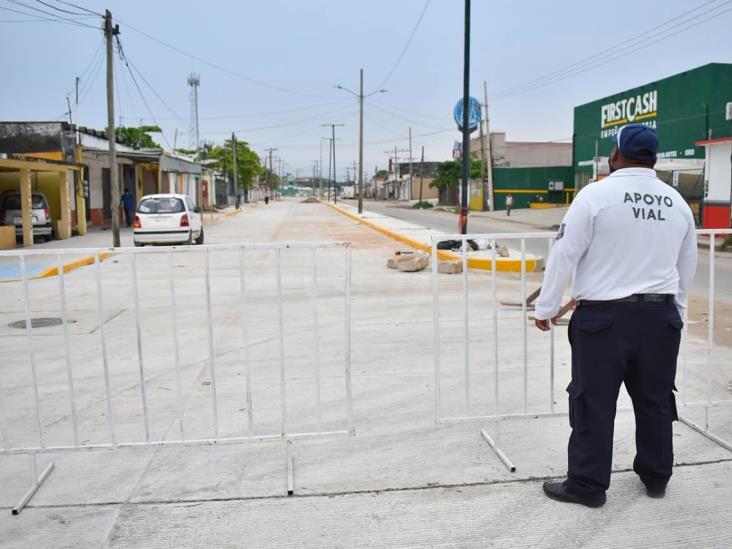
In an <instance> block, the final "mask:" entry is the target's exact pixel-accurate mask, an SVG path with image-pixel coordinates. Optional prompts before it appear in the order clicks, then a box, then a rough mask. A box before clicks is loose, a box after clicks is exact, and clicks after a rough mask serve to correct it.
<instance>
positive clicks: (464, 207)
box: [460, 0, 470, 234]
mask: <svg viewBox="0 0 732 549" xmlns="http://www.w3.org/2000/svg"><path fill="white" fill-rule="evenodd" d="M469 113H470V0H465V37H464V56H463V124H462V126H463V159H462V160H463V174H462V181H463V188H462V193H461V194H462V197H461V199H462V200H461V204H460V234H467V232H468V185H469V183H470V129H469V128H468V115H469Z"/></svg>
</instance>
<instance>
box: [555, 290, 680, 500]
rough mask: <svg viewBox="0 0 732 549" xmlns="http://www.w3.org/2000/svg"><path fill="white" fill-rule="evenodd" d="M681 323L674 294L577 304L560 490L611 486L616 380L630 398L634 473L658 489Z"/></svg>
mask: <svg viewBox="0 0 732 549" xmlns="http://www.w3.org/2000/svg"><path fill="white" fill-rule="evenodd" d="M682 327H683V323H682V321H681V317H680V316H679V312H678V310H677V308H676V305H675V304H674V302H673V297H672V296H668V298H667V299H666V300H665V301H661V302H640V301H639V302H635V303H603V304H590V305H582V303H581V302H580V306H579V307H578V308H577V310H576V311H575V312H574V314H573V315H572V319H571V321H570V325H569V342H570V344H571V346H572V382H571V383H570V384H569V387H567V392H568V393H569V423H570V426H571V427H572V435H571V436H570V438H569V451H568V454H569V470H568V472H567V477H568V478H567V489H568V491H569V492H572V493H575V494H577V495H594V494H597V493H598V492H604V491H605V490H607V489H608V487H609V486H610V470H611V467H612V455H613V428H614V422H615V411H616V403H617V399H618V392H619V391H620V384H621V383H623V382H625V387H626V389H627V391H628V394H629V395H630V398H631V399H632V401H633V409H634V412H635V426H636V428H635V444H636V456H635V460H634V462H633V470H634V471H635V472H636V473H637V474H638V475H639V476H640V477H641V479H642V480H643V482H644V483H645V484H646V485H648V486H652V487H662V486H665V485H666V483H667V482H668V480H669V478H670V477H671V466H672V464H673V442H672V436H673V433H672V422H673V421H675V420H676V419H678V416H677V413H676V400H675V397H674V394H673V390H675V386H674V379H675V377H676V358H677V355H678V352H679V341H680V339H681V328H682Z"/></svg>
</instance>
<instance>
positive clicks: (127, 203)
mask: <svg viewBox="0 0 732 549" xmlns="http://www.w3.org/2000/svg"><path fill="white" fill-rule="evenodd" d="M119 204H120V206H122V210H124V213H125V223H126V225H127V226H128V227H132V216H133V214H134V213H135V199H134V197H133V196H132V195H131V194H130V190H129V189H125V192H124V193H122V196H121V197H120V200H119Z"/></svg>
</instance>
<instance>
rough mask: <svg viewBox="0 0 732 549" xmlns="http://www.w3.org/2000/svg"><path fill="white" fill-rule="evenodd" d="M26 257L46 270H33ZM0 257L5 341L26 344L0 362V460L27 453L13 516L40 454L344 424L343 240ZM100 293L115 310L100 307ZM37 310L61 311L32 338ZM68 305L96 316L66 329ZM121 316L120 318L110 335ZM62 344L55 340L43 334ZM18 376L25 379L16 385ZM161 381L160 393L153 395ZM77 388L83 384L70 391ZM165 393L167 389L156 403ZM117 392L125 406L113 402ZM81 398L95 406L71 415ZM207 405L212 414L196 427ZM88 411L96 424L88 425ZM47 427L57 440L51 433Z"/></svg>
mask: <svg viewBox="0 0 732 549" xmlns="http://www.w3.org/2000/svg"><path fill="white" fill-rule="evenodd" d="M80 254H84V255H87V259H88V260H87V263H90V265H89V266H88V267H85V268H81V269H78V270H75V271H74V272H73V273H68V272H67V273H65V272H64V271H65V269H67V268H68V266H67V267H65V266H64V261H65V260H66V259H68V258H69V257H77V256H79V255H80ZM88 256H91V259H89V257H88ZM103 260H105V261H104V262H103ZM214 261H216V262H217V264H216V265H215V266H212V264H213V263H214ZM286 261H287V262H288V264H287V265H285V264H284V263H285V262H286ZM34 262H35V263H38V262H41V263H42V264H43V266H45V267H49V265H50V266H51V267H52V268H53V267H55V268H56V269H57V273H56V275H57V276H50V277H48V278H41V279H34V278H33V272H32V271H31V269H29V267H31V266H34ZM179 262H180V263H184V264H183V265H178V263H179ZM186 262H188V264H185V263H186ZM0 264H3V265H5V266H6V267H7V266H8V265H12V264H17V265H18V277H17V280H15V281H6V282H4V283H3V284H0V305H1V306H2V308H3V310H4V318H12V317H13V314H14V312H15V313H17V316H19V317H20V320H18V321H17V322H16V323H15V324H18V323H20V324H21V326H16V327H20V328H22V329H24V331H25V338H18V337H16V338H15V340H19V341H21V342H22V341H23V339H24V341H25V344H24V347H25V349H22V347H21V343H18V344H17V345H16V347H14V348H12V349H11V354H12V356H10V357H6V359H7V358H9V359H10V362H7V361H6V363H5V364H3V367H2V368H0V437H1V438H0V456H3V455H15V454H27V455H29V456H30V461H31V468H32V475H33V482H32V485H31V487H30V489H29V490H28V492H27V493H26V495H25V496H24V497H23V499H22V500H21V501H20V503H19V504H18V505H17V506H16V507H15V508H14V509H13V513H14V514H17V513H19V512H20V510H22V508H23V507H24V506H25V505H26V504H27V503H28V501H29V500H30V499H31V498H32V497H33V495H34V493H35V492H36V490H37V489H38V488H39V487H40V485H41V484H42V483H43V481H44V480H45V479H46V478H47V477H48V475H49V474H50V473H51V471H52V470H53V468H54V464H53V463H52V462H51V463H49V465H48V466H47V467H45V469H44V470H43V471H42V472H41V473H40V474H38V471H37V469H36V467H37V461H36V458H37V455H38V454H49V453H58V452H78V451H90V450H103V449H117V448H126V447H142V448H150V447H164V446H182V445H185V446H195V445H210V444H232V443H240V442H245V441H249V440H265V439H283V440H285V442H286V443H287V446H288V449H289V441H290V439H292V438H296V437H308V436H324V435H354V434H355V429H354V421H353V395H352V386H351V356H350V355H351V340H350V337H351V247H350V243H349V242H323V243H308V242H288V243H263V244H253V243H252V244H235V245H212V246H176V247H167V248H158V247H147V248H114V249H111V248H110V249H93V250H52V249H37V250H19V251H15V250H13V251H3V252H0ZM52 274H53V273H52ZM72 294H73V298H74V299H76V302H74V303H70V302H69V296H70V295H72ZM128 296H129V297H128ZM34 298H35V300H34ZM56 299H58V302H57V303H58V308H56V307H55V305H53V304H51V302H52V301H55V300H56ZM128 299H131V310H130V309H128V308H127V305H126V303H127V301H128ZM112 302H121V303H122V305H121V306H122V309H121V310H122V311H123V313H116V312H115V313H114V314H109V313H111V312H112V311H110V307H112V305H111V303H112ZM49 310H56V311H58V312H59V313H60V315H61V317H60V321H59V323H58V324H59V325H60V327H57V330H59V331H57V332H54V334H55V336H54V337H50V336H49V337H43V338H42V337H40V335H49V334H48V329H47V328H46V329H45V330H46V333H42V332H39V330H40V329H39V328H34V315H36V311H43V312H44V313H46V312H47V311H49ZM323 310H325V311H327V312H328V315H327V317H326V316H325V315H323ZM74 311H76V313H77V315H78V316H79V317H83V318H85V319H87V320H88V321H89V322H91V320H93V321H94V323H96V324H98V326H97V327H95V328H94V329H93V330H90V331H89V332H88V333H87V332H86V331H84V332H82V333H78V334H77V333H72V331H76V330H77V328H76V326H79V325H80V324H76V320H73V319H72V318H71V317H72V316H73V313H74ZM130 317H131V318H130ZM288 317H291V321H290V322H288V320H289V318H288ZM323 318H327V322H324V321H323ZM122 319H125V320H126V322H127V324H126V325H125V326H126V327H127V328H126V329H124V328H122V327H117V328H116V329H115V325H117V324H119V323H121V322H122ZM35 320H39V319H38V318H36V319H35ZM81 322H82V320H79V323H81ZM11 324H12V323H11ZM257 333H260V335H261V336H262V337H261V339H260V340H258V341H257V340H255V339H254V336H253V334H257ZM217 336H218V339H217ZM310 338H311V339H310ZM61 340H62V342H63V343H62V345H61V349H58V348H57V346H55V345H52V343H51V342H59V341H61ZM288 340H289V345H288ZM308 340H309V341H308ZM75 342H76V343H77V344H78V345H77V344H75ZM50 347H53V348H50ZM96 347H98V351H97V350H96ZM6 351H7V349H6ZM16 351H17V352H16ZM153 351H155V352H153ZM255 351H256V352H257V353H258V354H257V356H254V355H255ZM82 355H83V357H84V358H83V359H79V358H76V357H79V356H82ZM153 355H154V356H153ZM151 356H152V357H151ZM192 357H198V358H197V359H194V358H192ZM232 357H233V358H232ZM237 357H238V358H237ZM324 357H325V358H324ZM97 360H98V362H100V363H101V364H99V366H101V368H99V367H98V366H96V365H93V363H94V362H95V361H97ZM54 367H55V368H54ZM323 368H327V374H328V377H327V379H326V378H325V377H324V376H323V372H322V369H323ZM28 370H29V372H30V373H29V375H28V376H27V377H28V379H27V383H25V382H21V381H17V380H18V379H19V378H24V376H25V375H26V374H27V372H28ZM51 370H53V371H51ZM62 370H65V372H64V373H63V374H62V375H61V374H60V372H61V371H62ZM100 370H101V371H100ZM43 372H45V373H43ZM288 372H291V375H290V377H288ZM46 374H47V375H46ZM194 374H195V375H194ZM44 376H45V377H44ZM93 376H97V377H98V378H99V381H98V383H96V385H95V384H94V383H93V382H92V380H91V378H92V377H93ZM184 376H187V379H184ZM255 376H256V379H255ZM202 377H205V378H207V379H204V380H203V381H200V378H202ZM49 378H53V379H49ZM24 379H25V378H24ZM95 379H96V378H95ZM242 379H243V380H244V381H243V386H242V383H241V382H240V380H242ZM102 380H103V382H102ZM163 380H165V381H169V382H170V385H172V386H173V387H174V389H169V388H167V387H163V388H164V389H165V390H166V391H167V392H163V391H161V390H159V389H160V388H159V387H157V385H162V384H163ZM303 380H304V381H303ZM81 383H84V384H85V385H87V386H89V387H95V388H96V391H95V390H87V391H86V393H85V394H83V395H81V396H80V391H79V387H80V384H81ZM297 383H303V384H306V385H307V387H306V390H302V387H299V386H297V385H296V384H297ZM187 384H188V385H189V386H190V387H189V388H188V389H187V388H186V385H187ZM59 385H64V386H65V387H64V389H63V390H59ZM151 386H154V389H155V392H154V394H153V393H151ZM292 387H295V388H296V389H297V390H292ZM324 387H327V391H324ZM257 389H259V390H260V393H258V394H257V396H256V398H255V397H254V396H253V394H254V393H255V391H256V390H257ZM288 389H290V392H289V393H288ZM168 392H174V393H175V398H174V399H171V398H168V399H167V400H166V401H165V403H162V400H163V399H162V398H159V397H160V395H162V394H168ZM205 392H209V393H210V394H209V395H208V396H206V395H205ZM135 393H137V395H136V396H134V395H135ZM209 398H210V402H209V404H208V405H206V404H205V399H209ZM82 399H83V404H81V405H80V400H82ZM120 402H124V403H126V405H127V406H128V407H129V406H130V405H132V406H133V407H134V408H135V410H133V412H129V411H127V412H126V413H125V412H123V410H121V407H122V406H121V404H120ZM31 403H32V405H31ZM130 403H132V404H130ZM258 405H259V407H258ZM82 407H83V408H85V409H90V410H91V409H93V410H94V413H93V414H92V413H87V414H86V415H85V417H83V418H82V417H81V416H82ZM222 408H225V409H226V410H227V412H224V413H222ZM140 410H141V412H142V413H141V414H140V413H139V411H140ZM206 410H210V418H211V421H210V423H208V424H202V422H201V419H200V418H201V417H202V416H203V415H208V414H209V412H208V411H206ZM244 410H245V412H246V413H245V417H242V418H241V419H239V417H238V416H237V417H232V416H233V415H234V414H236V413H238V412H242V411H244ZM257 410H260V412H259V417H260V418H261V419H259V421H258V415H257V414H258V412H257ZM186 414H187V415H188V417H189V421H188V422H186V421H184V417H185V416H186ZM101 416H105V420H104V422H105V423H106V427H104V429H103V431H106V433H104V432H101V429H96V430H94V428H93V427H91V428H90V427H89V424H90V423H93V422H94V421H96V419H95V418H97V417H101ZM31 417H32V419H30V418H31ZM153 418H155V419H156V420H157V423H155V424H154V425H153ZM61 423H63V424H66V426H67V431H69V432H68V434H64V433H59V432H58V431H57V429H56V428H57V427H58V424H61ZM87 429H88V430H89V431H91V434H90V433H89V432H86V431H85V430H87ZM66 437H67V439H66ZM100 437H103V438H106V440H96V441H91V442H90V441H89V440H88V439H89V438H92V439H94V438H96V439H99V438H100ZM31 438H34V439H35V441H33V440H31ZM60 439H61V440H60ZM287 455H288V460H291V454H290V452H289V451H288V452H287ZM288 471H290V472H291V471H292V464H291V463H289V464H288ZM291 483H292V479H289V480H288V485H289V484H291Z"/></svg>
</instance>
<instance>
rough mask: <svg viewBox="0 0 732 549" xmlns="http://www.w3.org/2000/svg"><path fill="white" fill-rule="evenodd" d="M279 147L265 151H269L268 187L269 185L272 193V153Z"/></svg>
mask: <svg viewBox="0 0 732 549" xmlns="http://www.w3.org/2000/svg"><path fill="white" fill-rule="evenodd" d="M276 150H277V149H265V150H264V152H267V153H269V171H268V172H267V187H269V192H270V194H271V193H272V169H273V168H272V153H273V152H274V151H276Z"/></svg>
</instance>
